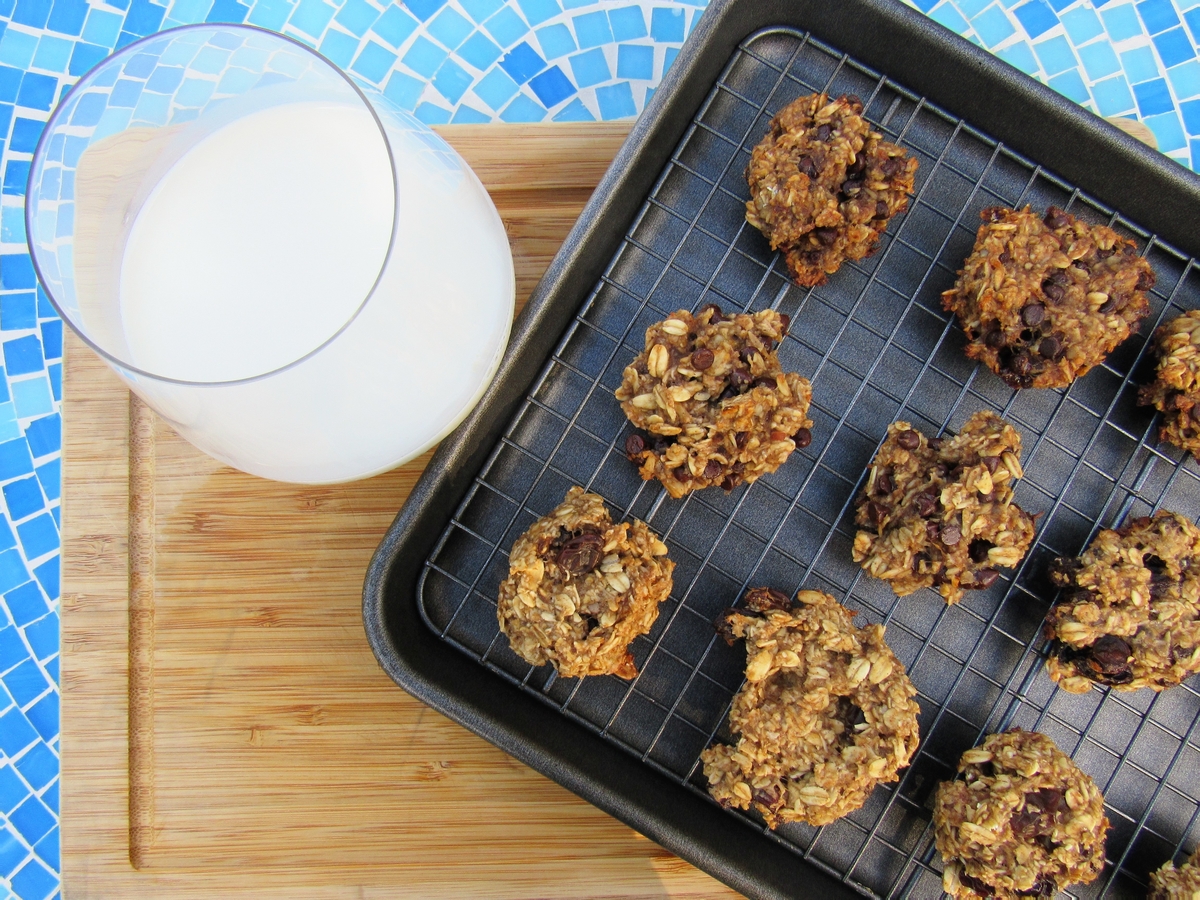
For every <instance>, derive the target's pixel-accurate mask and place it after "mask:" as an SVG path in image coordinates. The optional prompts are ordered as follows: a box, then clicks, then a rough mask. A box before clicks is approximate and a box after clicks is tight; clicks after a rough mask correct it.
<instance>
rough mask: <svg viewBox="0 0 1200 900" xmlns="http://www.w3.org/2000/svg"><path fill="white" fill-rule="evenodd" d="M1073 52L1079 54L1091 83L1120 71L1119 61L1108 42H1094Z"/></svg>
mask: <svg viewBox="0 0 1200 900" xmlns="http://www.w3.org/2000/svg"><path fill="white" fill-rule="evenodd" d="M1075 52H1076V53H1078V54H1079V59H1080V60H1081V61H1082V62H1083V68H1084V69H1085V70H1086V71H1087V74H1088V78H1090V79H1091V80H1092V81H1099V80H1100V79H1101V78H1106V77H1108V76H1109V75H1112V74H1113V73H1114V72H1120V71H1121V61H1120V60H1119V59H1117V54H1116V51H1115V50H1113V48H1112V44H1110V43H1109V42H1108V41H1096V42H1095V43H1094V44H1088V45H1087V46H1086V47H1076V48H1075Z"/></svg>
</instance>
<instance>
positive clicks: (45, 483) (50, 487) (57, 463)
mask: <svg viewBox="0 0 1200 900" xmlns="http://www.w3.org/2000/svg"><path fill="white" fill-rule="evenodd" d="M36 473H37V479H38V483H39V484H41V486H42V493H43V494H45V495H46V499H47V500H57V499H58V498H59V491H60V490H61V486H62V462H61V460H58V459H52V460H50V461H49V462H48V463H45V464H44V465H40V466H38V467H37V469H36Z"/></svg>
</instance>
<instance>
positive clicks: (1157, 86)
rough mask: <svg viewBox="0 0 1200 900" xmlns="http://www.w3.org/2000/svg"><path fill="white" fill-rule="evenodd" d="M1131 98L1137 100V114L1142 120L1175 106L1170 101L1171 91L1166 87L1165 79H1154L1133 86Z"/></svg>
mask: <svg viewBox="0 0 1200 900" xmlns="http://www.w3.org/2000/svg"><path fill="white" fill-rule="evenodd" d="M1133 96H1134V97H1135V98H1136V99H1137V105H1138V112H1139V113H1140V114H1141V116H1142V118H1145V117H1146V116H1153V115H1157V114H1158V113H1164V112H1167V111H1169V110H1171V109H1174V108H1175V104H1174V102H1173V101H1172V100H1171V90H1170V88H1168V87H1167V80H1166V79H1165V78H1156V79H1154V80H1153V81H1143V82H1142V83H1141V84H1135V85H1134V86H1133Z"/></svg>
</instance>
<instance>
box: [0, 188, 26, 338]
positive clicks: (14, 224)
mask: <svg viewBox="0 0 1200 900" xmlns="http://www.w3.org/2000/svg"><path fill="white" fill-rule="evenodd" d="M0 240H2V241H4V243H6V244H23V243H25V210H24V209H23V208H22V207H20V206H5V207H3V208H0ZM0 327H3V325H2V324H0Z"/></svg>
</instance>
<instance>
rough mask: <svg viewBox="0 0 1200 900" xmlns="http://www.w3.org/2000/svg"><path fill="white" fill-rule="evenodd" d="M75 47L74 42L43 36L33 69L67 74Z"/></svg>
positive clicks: (35, 54)
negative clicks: (68, 62)
mask: <svg viewBox="0 0 1200 900" xmlns="http://www.w3.org/2000/svg"><path fill="white" fill-rule="evenodd" d="M74 46H75V43H74V41H67V40H63V39H62V38H58V37H52V36H51V35H48V34H47V35H43V36H42V38H41V39H40V40H39V41H38V48H37V52H36V53H34V54H33V67H34V68H35V69H47V70H49V71H51V72H65V71H66V70H67V60H69V59H70V58H71V50H72V48H73V47H74Z"/></svg>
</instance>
